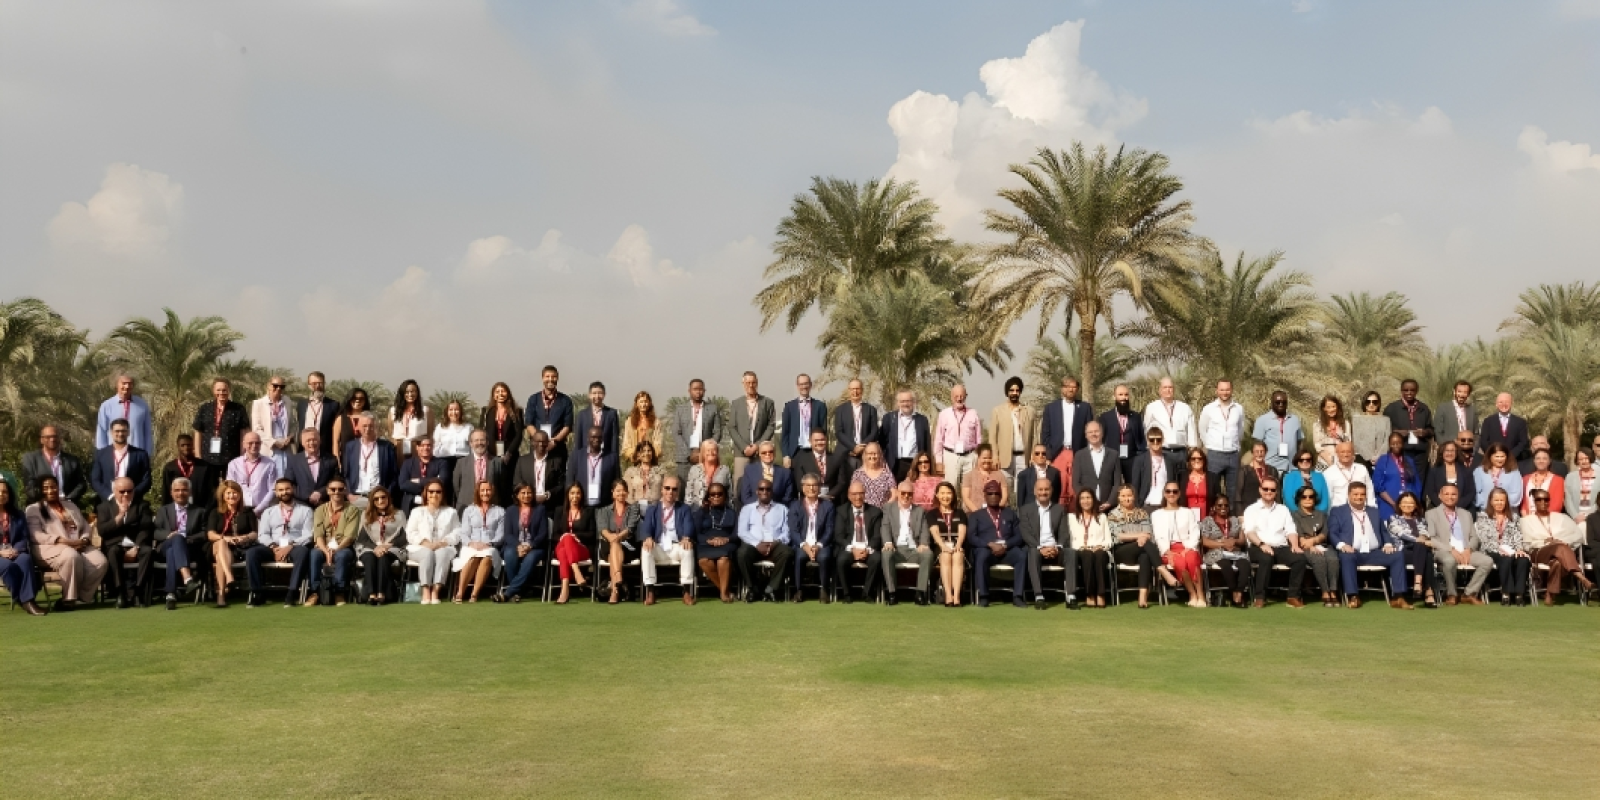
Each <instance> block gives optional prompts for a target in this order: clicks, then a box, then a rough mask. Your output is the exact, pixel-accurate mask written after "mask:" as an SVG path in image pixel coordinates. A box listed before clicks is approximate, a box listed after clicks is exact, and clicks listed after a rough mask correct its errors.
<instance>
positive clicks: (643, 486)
mask: <svg viewBox="0 0 1600 800" xmlns="http://www.w3.org/2000/svg"><path fill="white" fill-rule="evenodd" d="M665 475H666V471H665V470H664V469H662V467H661V465H659V464H657V465H656V466H653V467H649V468H648V473H647V471H646V468H645V467H641V466H632V467H628V471H627V472H624V473H622V482H623V483H626V484H628V502H630V503H633V504H635V505H638V504H640V503H644V504H646V505H648V504H650V503H654V502H656V501H658V500H660V499H661V479H662V478H663V477H665Z"/></svg>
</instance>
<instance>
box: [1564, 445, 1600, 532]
mask: <svg viewBox="0 0 1600 800" xmlns="http://www.w3.org/2000/svg"><path fill="white" fill-rule="evenodd" d="M1594 476H1595V469H1594V456H1593V455H1592V454H1590V452H1589V451H1588V450H1579V451H1578V453H1577V455H1574V456H1573V457H1572V471H1571V472H1569V473H1567V479H1566V480H1565V481H1563V482H1562V483H1563V484H1564V485H1565V487H1566V492H1567V496H1566V502H1565V503H1564V504H1563V508H1565V509H1566V512H1567V514H1568V515H1569V516H1571V517H1572V521H1573V522H1576V523H1578V524H1579V525H1583V524H1585V523H1587V522H1588V521H1589V515H1590V514H1593V513H1594V509H1595V498H1594V496H1595V488H1596V487H1595V485H1594Z"/></svg>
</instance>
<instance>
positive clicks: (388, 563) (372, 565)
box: [361, 550, 403, 602]
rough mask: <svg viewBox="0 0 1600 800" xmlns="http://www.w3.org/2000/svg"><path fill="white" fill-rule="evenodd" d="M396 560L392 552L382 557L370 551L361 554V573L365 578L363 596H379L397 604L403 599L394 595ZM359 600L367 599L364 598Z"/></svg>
mask: <svg viewBox="0 0 1600 800" xmlns="http://www.w3.org/2000/svg"><path fill="white" fill-rule="evenodd" d="M397 560H398V559H396V558H395V557H394V551H390V552H387V553H384V554H383V556H382V557H380V556H379V555H378V554H377V553H374V552H373V551H371V550H368V551H367V552H365V553H362V554H361V571H362V574H363V575H364V576H365V580H363V581H362V588H363V589H365V590H366V591H365V593H364V594H365V595H367V596H370V595H374V594H381V595H383V599H384V600H385V601H386V602H387V601H394V602H399V601H400V600H401V599H403V598H399V597H395V595H394V586H395V581H394V565H395V562H396V561H397ZM361 599H362V600H366V599H367V598H366V597H365V596H364V597H362V598H361Z"/></svg>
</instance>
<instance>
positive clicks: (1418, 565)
mask: <svg viewBox="0 0 1600 800" xmlns="http://www.w3.org/2000/svg"><path fill="white" fill-rule="evenodd" d="M1405 555H1406V563H1407V564H1410V565H1411V568H1412V569H1414V570H1416V574H1417V575H1418V576H1419V577H1421V578H1422V588H1424V589H1429V588H1432V587H1433V548H1432V547H1429V546H1427V545H1425V544H1423V543H1422V542H1410V543H1408V544H1406V545H1405Z"/></svg>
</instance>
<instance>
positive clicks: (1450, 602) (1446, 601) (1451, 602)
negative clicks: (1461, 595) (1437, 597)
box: [1444, 595, 1456, 606]
mask: <svg viewBox="0 0 1600 800" xmlns="http://www.w3.org/2000/svg"><path fill="white" fill-rule="evenodd" d="M1444 604H1445V605H1447V606H1453V605H1455V604H1456V596H1455V595H1450V596H1449V597H1446V598H1445V599H1444Z"/></svg>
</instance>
